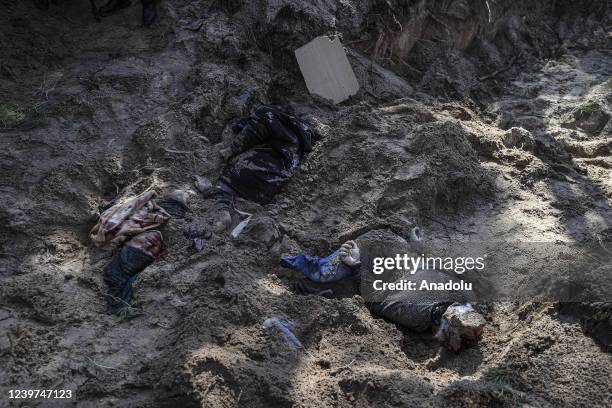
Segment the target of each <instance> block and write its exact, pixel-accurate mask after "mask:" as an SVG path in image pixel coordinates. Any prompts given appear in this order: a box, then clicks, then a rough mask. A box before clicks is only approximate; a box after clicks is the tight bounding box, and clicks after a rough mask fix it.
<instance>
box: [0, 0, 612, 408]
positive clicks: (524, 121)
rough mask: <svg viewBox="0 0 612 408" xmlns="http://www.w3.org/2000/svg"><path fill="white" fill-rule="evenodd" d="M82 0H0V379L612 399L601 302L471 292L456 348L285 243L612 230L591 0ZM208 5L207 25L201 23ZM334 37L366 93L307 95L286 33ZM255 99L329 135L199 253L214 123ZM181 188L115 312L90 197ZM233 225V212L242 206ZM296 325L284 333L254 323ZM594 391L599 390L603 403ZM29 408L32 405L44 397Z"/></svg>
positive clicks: (463, 401) (96, 395)
mask: <svg viewBox="0 0 612 408" xmlns="http://www.w3.org/2000/svg"><path fill="white" fill-rule="evenodd" d="M430 3H431V2H426V1H414V2H396V1H364V2H352V1H344V2H339V3H334V2H319V1H316V2H298V1H293V0H286V1H281V2H265V1H251V2H238V1H236V2H233V1H223V2H219V1H198V2H192V1H183V0H180V1H173V2H162V3H161V4H160V18H159V21H158V23H157V24H156V25H154V26H153V27H152V28H151V29H143V28H142V27H140V25H139V24H140V9H139V7H132V8H128V9H125V10H123V11H122V12H121V13H118V14H116V15H113V16H110V17H107V18H105V19H103V21H102V22H101V23H99V24H97V23H94V21H93V18H92V16H91V9H90V5H89V2H85V1H83V2H58V4H57V5H53V4H52V5H51V7H50V9H49V10H48V11H46V12H42V11H40V10H38V9H36V8H35V7H34V6H33V4H32V3H31V2H20V1H16V0H4V1H2V2H1V4H2V7H3V9H5V10H6V12H4V13H3V14H2V15H0V23H1V26H2V29H1V35H0V47H1V48H2V49H3V50H5V51H6V52H3V59H2V61H0V96H1V97H0V101H2V102H1V103H0V132H2V133H1V136H2V137H1V138H0V140H1V142H0V143H1V144H2V149H0V151H1V153H0V168H1V169H2V172H1V176H0V177H1V178H0V180H1V185H2V187H1V188H0V198H1V199H0V221H1V223H2V225H3V228H2V229H0V279H1V282H2V284H1V286H0V293H1V295H0V328H1V330H0V367H2V369H0V385H1V386H2V387H3V388H20V389H24V388H42V387H44V388H56V389H72V390H74V394H75V395H76V399H77V401H78V404H79V405H83V406H89V405H91V406H94V405H95V406H111V405H120V406H176V405H184V406H249V407H251V406H252V407H259V406H295V405H301V406H342V407H344V406H346V407H348V406H389V405H391V406H421V405H427V406H488V405H495V406H523V405H525V404H527V405H532V406H576V405H584V406H598V405H601V404H602V401H606V400H609V399H610V398H609V396H610V395H609V394H610V389H611V383H610V378H612V361H611V359H610V355H609V354H608V352H607V351H606V350H609V344H610V343H609V341H610V339H609V336H607V333H606V328H609V324H610V308H609V307H608V304H607V303H604V304H583V305H579V306H577V307H567V306H566V305H556V304H548V303H546V304H539V303H527V304H525V303H512V302H505V303H496V304H486V305H485V304H482V305H478V306H477V308H478V309H479V311H480V312H481V313H483V314H484V316H485V317H486V319H487V326H486V327H485V330H484V333H483V339H482V341H481V342H480V343H479V344H478V345H477V346H475V347H472V348H469V349H466V350H463V351H462V352H461V353H459V354H447V353H445V352H443V351H440V350H439V347H438V346H439V345H438V343H437V342H436V341H435V340H434V338H433V336H432V335H430V334H416V333H412V332H409V331H405V330H402V329H401V328H399V327H396V326H395V325H393V324H390V323H388V322H385V321H384V320H381V319H378V318H375V317H373V316H372V315H371V314H370V312H369V311H368V309H367V307H366V306H365V304H364V303H363V300H362V299H361V297H360V296H359V294H358V291H357V288H356V287H354V285H353V284H351V283H346V284H345V283H341V284H338V285H337V287H335V288H334V290H335V293H336V295H335V296H334V297H333V298H329V299H328V298H325V297H320V296H303V295H299V294H297V293H296V292H295V291H294V290H293V288H292V285H293V283H294V282H295V281H296V280H297V279H298V276H297V275H296V274H294V273H293V272H290V271H287V270H284V269H282V268H280V267H279V265H278V261H279V256H280V255H281V254H288V253H292V254H294V253H298V252H308V253H312V254H320V255H323V254H326V253H327V251H330V250H332V249H335V248H336V247H337V245H338V244H340V243H341V242H343V241H344V240H346V239H351V238H355V237H356V236H358V235H360V234H363V233H365V232H367V231H369V230H374V229H390V230H392V231H393V232H395V233H397V234H399V235H401V236H404V237H406V236H408V234H409V231H410V230H411V229H412V227H414V226H416V225H419V226H421V227H423V228H424V229H425V231H426V234H427V238H428V239H433V240H436V239H439V240H450V241H456V242H466V241H470V240H472V241H473V240H478V241H483V242H484V241H489V240H498V241H501V242H503V241H507V242H511V241H513V240H514V241H527V242H540V241H549V242H554V241H557V240H560V241H571V242H576V243H581V242H586V241H589V240H593V239H596V238H597V237H598V236H604V235H605V234H606V231H610V228H611V227H612V226H611V225H610V223H611V222H612V221H611V220H612V182H611V180H612V177H610V175H611V174H610V171H611V168H612V162H611V160H612V159H611V157H610V146H611V143H612V140H611V138H610V134H611V130H612V127H611V126H612V121H611V120H610V117H611V115H612V105H611V104H612V97H611V95H612V86H611V84H610V74H611V73H612V72H610V70H611V67H612V52H611V51H610V49H609V37H610V33H609V27H610V26H611V25H612V16H611V14H610V13H611V12H612V10H610V9H609V7H606V6H605V5H603V3H605V2H595V1H593V2H588V1H587V2H582V3H581V5H575V4H574V2H565V1H564V2H559V1H544V2H538V4H537V5H534V4H533V2H528V1H513V2H509V1H497V2H493V1H487V2H482V4H480V3H478V4H477V3H470V2H465V1H460V0H456V1H449V2H435V5H432V4H430ZM200 23H201V24H200ZM336 33H337V34H340V35H342V37H343V42H344V44H345V45H346V46H347V52H348V54H349V58H350V61H351V64H352V65H353V67H354V69H355V73H356V75H357V77H358V80H359V83H360V87H361V91H360V93H359V94H358V95H356V96H355V97H353V98H352V99H350V100H349V101H346V102H344V103H342V104H340V105H338V106H334V105H331V104H330V103H328V102H327V101H323V100H321V99H319V98H316V97H313V96H311V95H309V94H308V92H307V90H306V88H305V86H304V84H303V81H302V78H301V76H300V73H299V70H298V67H297V65H296V63H295V60H294V58H293V55H292V52H293V50H294V49H295V48H296V47H298V46H301V45H303V44H304V43H305V42H307V41H309V40H311V39H312V38H314V37H316V36H318V35H322V34H336ZM262 103H282V104H284V105H286V106H290V107H291V108H292V109H294V110H295V112H296V113H297V114H298V115H301V116H303V117H304V118H306V119H307V120H308V121H309V122H310V123H311V124H312V126H313V127H314V128H315V129H316V130H317V132H318V133H319V135H320V136H321V138H320V140H319V141H318V143H317V144H316V145H315V147H314V150H313V152H312V153H310V155H309V156H308V157H307V159H306V160H305V161H304V163H303V164H302V165H301V168H300V170H299V171H298V172H297V174H296V175H295V176H294V177H293V178H292V180H291V181H290V182H289V183H288V185H287V186H286V188H285V189H284V191H283V192H282V193H281V194H280V195H279V196H278V197H276V198H275V200H274V202H273V203H271V204H269V205H267V206H265V207H262V206H258V205H255V204H253V203H248V202H244V201H239V202H238V206H239V208H241V209H244V210H247V211H249V212H252V213H253V214H254V215H253V219H252V221H251V224H250V225H249V227H247V228H246V229H245V230H244V232H243V233H242V234H241V235H240V236H238V238H236V239H230V238H229V237H227V236H222V235H220V236H214V237H213V238H212V239H211V240H210V241H209V242H208V243H207V245H206V247H205V248H204V250H203V251H202V252H200V253H197V252H196V251H195V250H194V249H193V248H192V245H191V242H190V241H189V240H188V239H186V238H185V236H184V231H185V230H187V229H189V228H191V227H193V226H194V225H206V224H207V223H209V222H210V218H211V216H212V215H213V212H212V203H210V202H209V201H207V200H205V199H204V198H203V197H202V196H201V195H200V194H199V193H198V192H197V191H196V190H195V189H194V188H193V187H192V186H193V176H194V175H196V174H198V175H204V176H206V177H208V178H209V179H211V180H214V179H215V177H216V176H217V175H218V173H219V171H220V169H221V166H222V164H223V163H222V162H221V160H220V158H219V156H218V154H217V149H218V142H219V141H221V140H223V139H224V138H228V137H231V131H230V128H231V126H232V124H233V123H234V122H235V121H236V120H237V119H238V118H240V117H241V116H244V115H248V114H249V112H250V111H251V110H252V109H253V108H255V107H257V106H259V105H260V104H262ZM148 187H153V188H156V189H158V190H159V191H161V192H163V191H168V190H173V189H175V188H182V189H184V190H186V191H188V193H189V206H190V211H189V212H188V213H187V217H186V218H185V219H173V220H171V222H170V223H169V224H168V225H167V226H166V227H165V229H164V231H163V233H164V238H165V243H166V251H165V254H164V256H163V257H162V259H161V260H159V261H158V262H156V263H155V264H153V265H151V266H150V267H149V268H147V270H146V271H145V272H144V273H143V274H142V276H141V277H140V278H139V280H138V281H137V284H136V286H135V291H136V299H135V303H134V305H133V306H134V308H133V309H134V310H133V311H134V313H132V316H131V317H130V318H124V319H119V318H118V317H116V316H112V315H109V314H108V313H107V307H106V300H105V292H106V288H105V285H104V282H103V279H102V270H103V268H104V267H105V265H106V264H107V263H108V262H109V260H110V257H111V255H112V254H110V253H108V252H104V251H101V250H99V249H97V248H95V247H94V246H93V245H91V243H90V242H89V240H88V237H87V233H88V231H89V229H90V228H91V226H93V225H94V224H95V222H96V220H97V217H98V215H99V206H100V205H101V204H104V203H107V202H108V201H110V200H113V199H114V198H116V197H118V196H120V195H121V194H125V193H126V192H128V191H133V192H140V191H142V190H144V189H145V188H148ZM237 221H238V220H237V219H236V220H235V222H237ZM278 315H281V316H285V317H287V318H289V319H291V320H293V321H294V322H295V323H296V326H295V329H294V333H295V335H296V336H297V338H298V339H299V340H300V342H301V343H302V344H303V348H301V349H297V350H291V349H290V348H289V347H288V345H287V343H286V342H285V340H284V339H283V338H282V336H281V335H280V334H279V333H278V332H277V331H274V330H267V329H264V328H263V327H262V323H263V322H264V321H265V320H266V319H267V318H269V317H272V316H278ZM606 397H608V398H606ZM35 403H42V401H38V402H35Z"/></svg>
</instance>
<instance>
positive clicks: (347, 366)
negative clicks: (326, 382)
mask: <svg viewBox="0 0 612 408" xmlns="http://www.w3.org/2000/svg"><path fill="white" fill-rule="evenodd" d="M355 360H356V359H352V360H351V362H350V363H348V364H346V365H343V366H342V367H338V368H336V369H334V370H333V371H331V372H330V374H331V375H336V374H338V373H339V372H341V371H344V370H346V369H347V368H350V367H351V366H352V365H353V363H354V362H355Z"/></svg>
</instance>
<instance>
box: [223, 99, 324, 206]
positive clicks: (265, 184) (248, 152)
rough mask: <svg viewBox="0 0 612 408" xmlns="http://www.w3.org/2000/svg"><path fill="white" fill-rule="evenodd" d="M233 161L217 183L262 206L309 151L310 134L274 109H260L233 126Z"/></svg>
mask: <svg viewBox="0 0 612 408" xmlns="http://www.w3.org/2000/svg"><path fill="white" fill-rule="evenodd" d="M234 130H236V131H237V132H238V133H237V134H236V135H235V138H234V139H233V140H232V143H231V153H232V156H233V158H232V159H231V161H230V163H229V164H228V165H227V166H226V167H225V168H224V169H223V171H222V174H221V178H220V179H221V180H222V181H223V182H224V183H226V184H228V185H229V186H230V187H232V189H234V190H235V191H236V192H237V193H238V195H240V196H241V197H243V198H246V199H248V200H251V201H255V202H258V203H260V204H266V203H268V202H270V201H271V200H272V198H273V197H274V196H275V195H276V194H277V193H278V192H279V191H280V189H281V188H282V186H283V185H284V184H285V183H286V182H287V180H289V178H290V177H291V176H292V175H293V173H294V172H295V170H296V169H297V167H298V166H299V164H300V161H301V160H302V158H303V157H304V155H305V154H306V153H307V152H309V151H310V150H311V149H312V144H313V143H314V137H315V134H314V132H313V131H312V130H311V129H310V128H309V127H308V125H307V124H306V123H305V122H304V121H302V120H301V119H299V118H298V117H296V116H293V115H290V114H288V113H286V112H285V111H284V110H283V109H282V108H280V107H278V106H264V107H262V108H260V109H258V110H257V111H255V114H254V115H253V116H251V117H250V118H248V119H246V120H242V121H240V122H239V123H238V124H237V125H236V126H235V127H234Z"/></svg>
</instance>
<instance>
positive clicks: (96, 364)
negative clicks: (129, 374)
mask: <svg viewBox="0 0 612 408" xmlns="http://www.w3.org/2000/svg"><path fill="white" fill-rule="evenodd" d="M85 358H86V359H87V360H89V362H90V363H91V364H93V365H95V366H96V367H100V368H105V369H107V370H120V368H119V367H109V366H105V365H102V364H98V363H96V362H95V361H93V359H92V358H90V357H88V356H85Z"/></svg>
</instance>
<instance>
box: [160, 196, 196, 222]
mask: <svg viewBox="0 0 612 408" xmlns="http://www.w3.org/2000/svg"><path fill="white" fill-rule="evenodd" d="M157 204H158V205H159V206H160V207H161V208H163V209H164V210H166V212H167V213H168V214H170V215H172V216H173V217H176V218H185V213H186V212H187V211H189V207H187V206H186V205H185V204H183V203H182V202H180V201H178V200H175V199H174V198H172V197H162V198H160V199H159V200H157Z"/></svg>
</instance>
